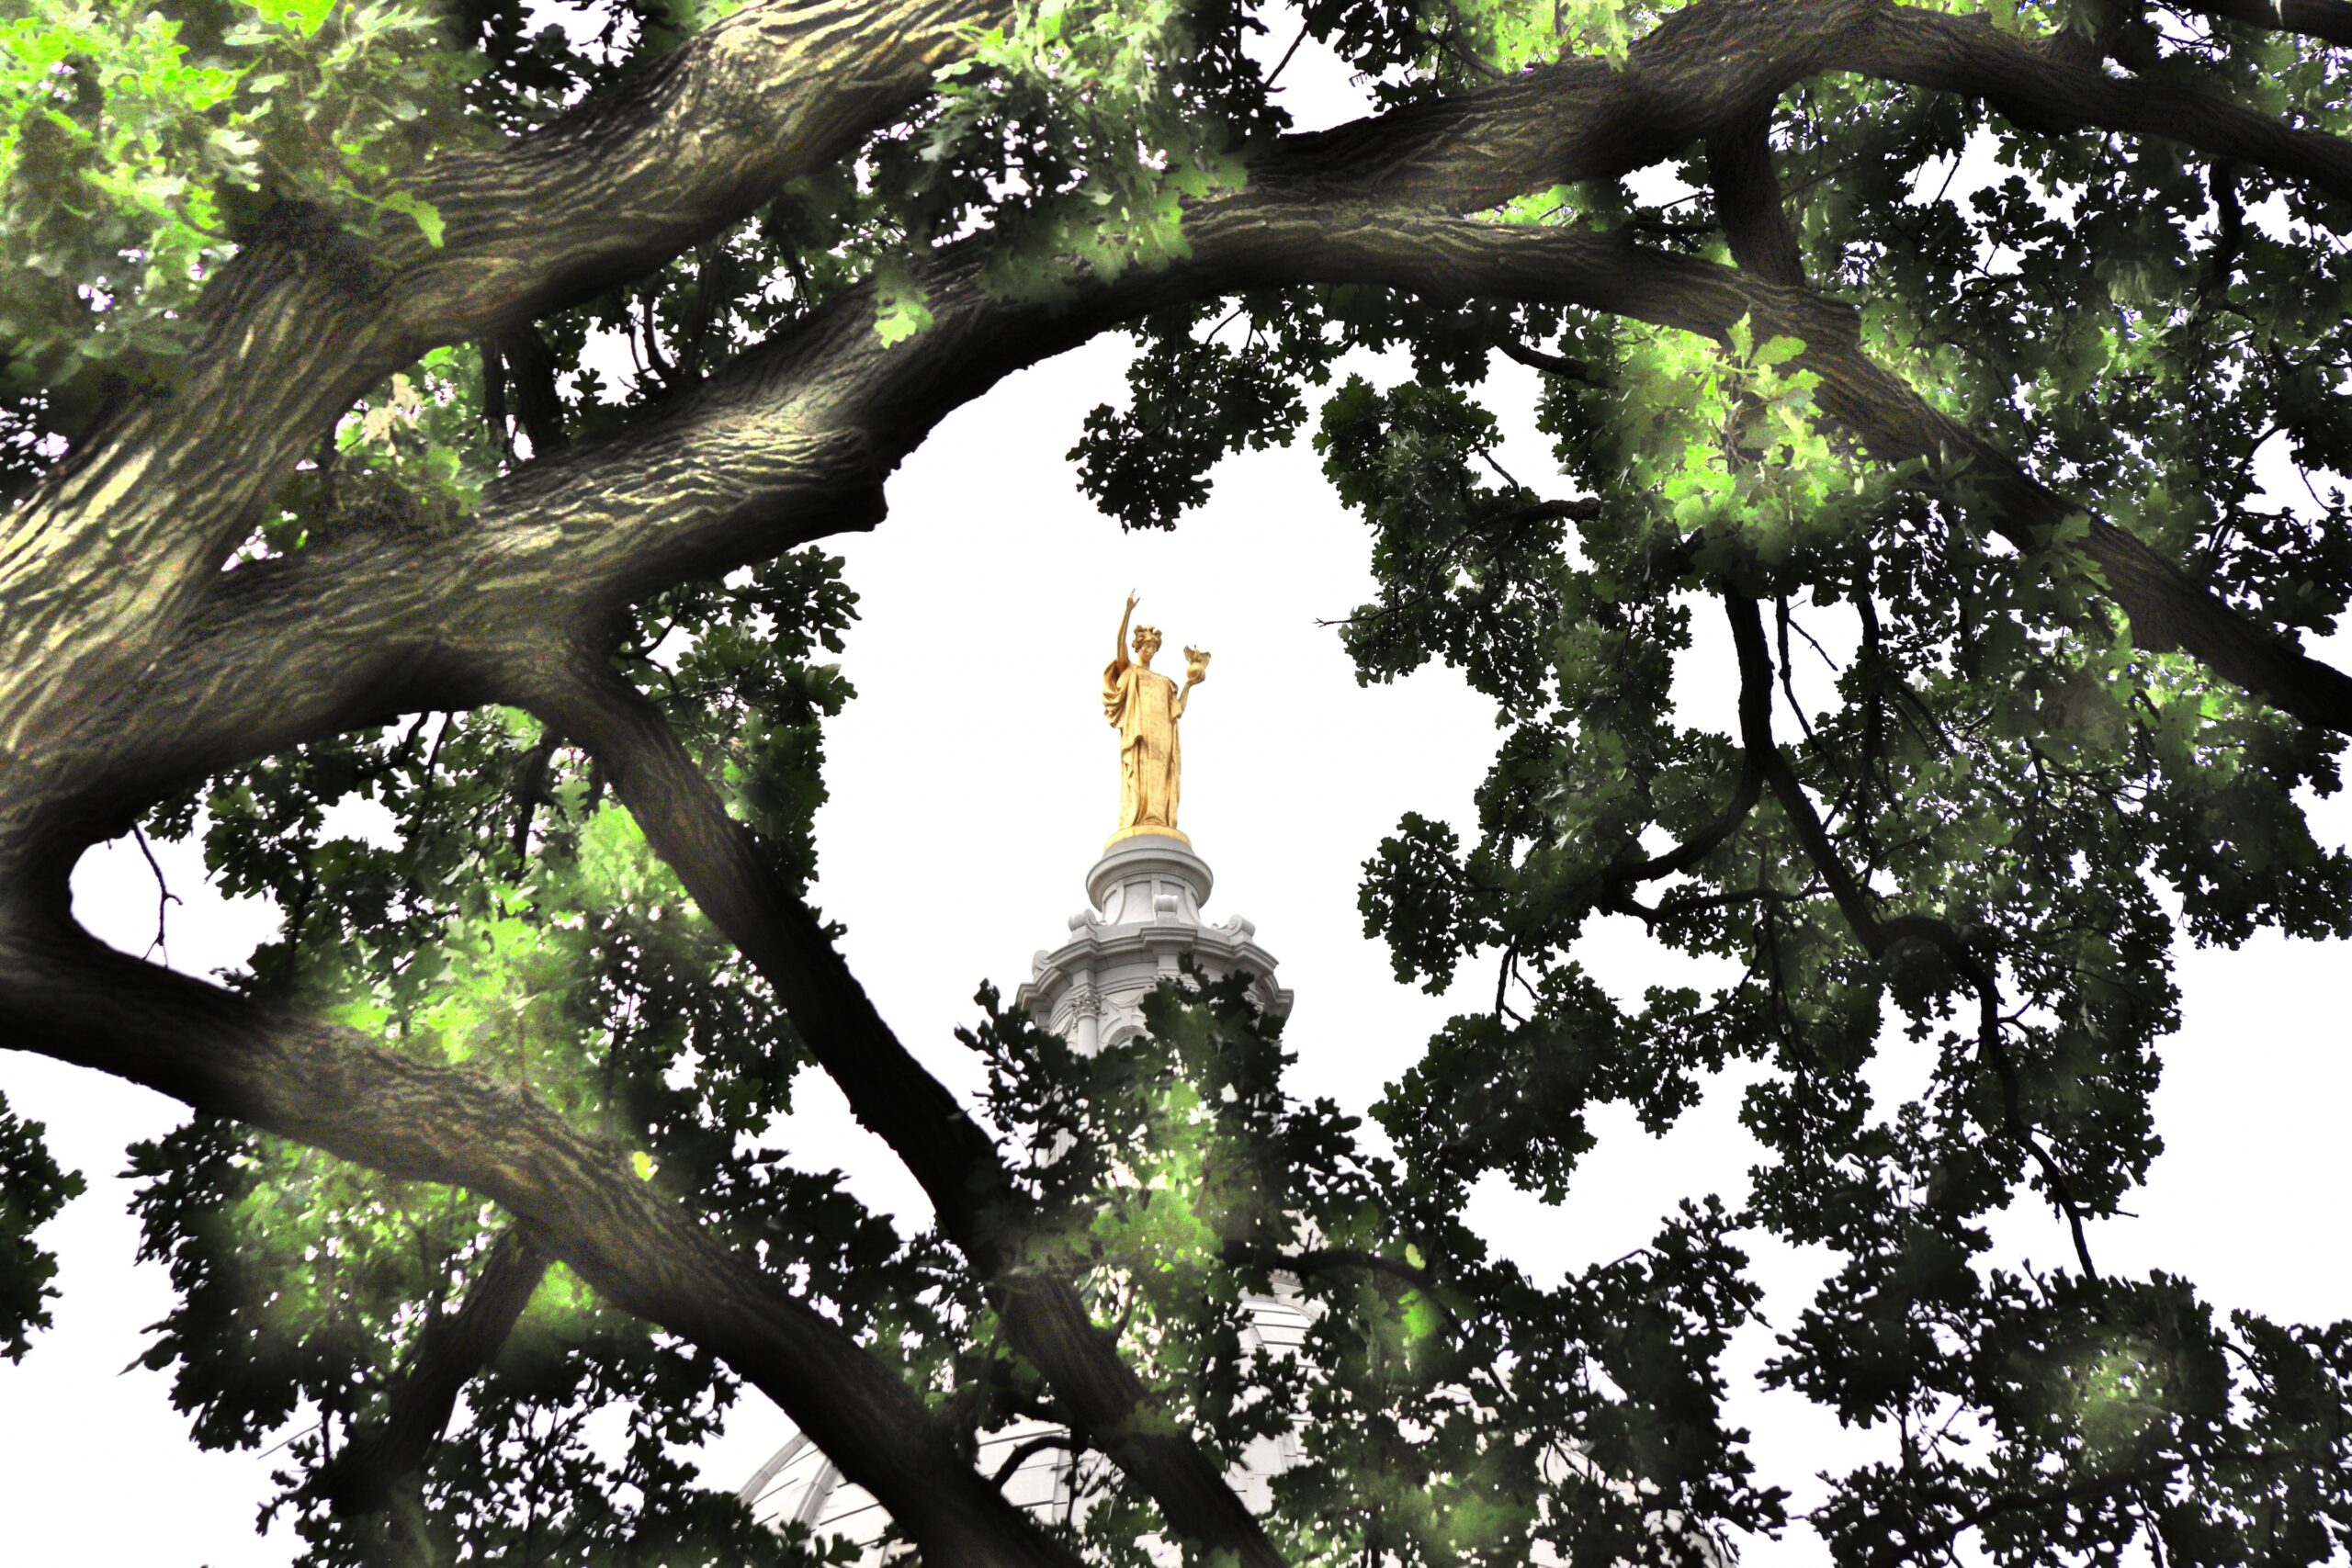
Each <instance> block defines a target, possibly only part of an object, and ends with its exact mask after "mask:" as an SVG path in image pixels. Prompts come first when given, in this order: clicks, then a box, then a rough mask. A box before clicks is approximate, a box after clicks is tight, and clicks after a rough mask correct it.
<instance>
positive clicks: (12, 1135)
mask: <svg viewBox="0 0 2352 1568" xmlns="http://www.w3.org/2000/svg"><path fill="white" fill-rule="evenodd" d="M40 1134H41V1124H40V1122H28V1121H25V1120H24V1119H23V1118H22V1117H20V1116H18V1115H17V1113H16V1112H15V1111H11V1110H9V1109H8V1101H7V1099H6V1096H0V1356H6V1358H7V1359H9V1360H11V1361H20V1360H22V1359H24V1356H25V1352H26V1351H27V1350H28V1349H29V1348H31V1346H32V1341H31V1337H30V1336H31V1331H32V1330H34V1329H37V1328H47V1327H48V1326H49V1325H50V1321H51V1319H50V1314H49V1307H48V1305H47V1304H46V1303H48V1302H50V1301H51V1299H53V1298H54V1297H55V1296H56V1294H57V1287H56V1286H54V1285H52V1284H51V1283H50V1281H51V1280H53V1279H55V1278H56V1277H57V1258H55V1257H54V1256H53V1255H52V1254H51V1253H50V1252H48V1251H47V1250H45V1249H44V1248H42V1247H40V1245H39V1244H38V1243H36V1242H35V1241H34V1240H33V1238H32V1237H33V1232H34V1231H36V1230H38V1229H40V1227H41V1226H42V1225H44V1224H48V1223H49V1222H50V1221H51V1220H53V1219H55V1218H56V1217H57V1212H58V1211H59V1210H60V1209H62V1208H63V1207H65V1205H66V1204H67V1203H68V1202H71V1201H73V1200H74V1199H75V1198H77V1197H79V1196H81V1193H82V1178H81V1176H80V1174H79V1173H78V1172H75V1171H71V1170H62V1169H60V1168H58V1165H57V1162H56V1161H55V1160H54V1159H51V1157H50V1153H49V1149H48V1147H47V1146H46V1145H43V1144H42V1142H41V1136H40Z"/></svg>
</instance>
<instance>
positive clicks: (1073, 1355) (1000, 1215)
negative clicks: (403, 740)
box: [526, 649, 1283, 1568]
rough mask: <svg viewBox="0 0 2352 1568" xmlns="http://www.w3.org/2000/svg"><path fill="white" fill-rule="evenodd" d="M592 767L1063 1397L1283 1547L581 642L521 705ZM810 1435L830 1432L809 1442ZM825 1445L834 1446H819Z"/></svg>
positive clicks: (1269, 1557) (1247, 1530) (1216, 1517)
mask: <svg viewBox="0 0 2352 1568" xmlns="http://www.w3.org/2000/svg"><path fill="white" fill-rule="evenodd" d="M526 705H528V706H531V707H532V708H534V709H535V711H537V712H538V713H539V715H540V716H541V717H543V718H544V719H546V720H547V721H548V723H549V724H550V725H551V726H553V727H555V728H558V729H560V730H561V731H562V732H563V733H565V734H567V735H569V736H570V737H571V739H574V740H576V741H578V742H579V743H580V744H582V746H584V747H586V748H587V750H589V751H590V752H591V753H592V754H594V756H595V757H596V758H597V759H598V761H601V762H602V763H603V764H604V766H605V769H606V771H607V773H609V774H610V776H611V778H612V780H613V786H614V790H615V793H616V795H618V796H619V797H620V800H621V803H622V804H623V805H625V806H627V807H628V809H629V812H630V814H631V815H632V816H634V817H635V818H637V821H638V824H639V827H641V828H642V829H644V831H645V836H646V840H647V841H648V842H649V843H650V844H651V845H652V846H653V849H654V851H655V852H657V853H658V854H660V855H661V857H662V860H663V861H665V862H666V863H668V864H669V865H670V867H671V868H672V869H673V870H674V871H675V872H676V873H677V874H678V876H679V879H680V880H681V881H682V882H684V884H685V886H686V890H687V891H688V892H689V893H691V894H692V895H693V896H694V898H695V903H696V904H697V905H698V906H699V907H700V908H701V909H702V911H703V913H704V914H705V915H706V916H707V917H708V919H710V920H711V922H712V923H713V924H714V925H716V926H718V928H719V929H720V930H721V931H725V932H726V933H727V935H728V936H729V938H730V939H731V940H732V941H733V942H734V943H735V945H736V946H737V947H738V948H740V949H741V951H742V953H743V955H744V956H745V957H747V958H749V959H750V960H751V961H752V964H753V965H754V966H755V967H757V968H758V970H759V971H760V973H761V974H762V975H763V976H765V977H766V978H767V980H768V982H769V984H770V985H771V986H773V987H775V992H776V995H777V997H778V998H779V999H780V1000H781V1001H782V1002H783V1003H784V1006H785V1010H786V1013H787V1014H789V1015H790V1017H791V1019H792V1024H793V1028H794V1030H795V1032H797V1033H798V1034H799V1036H800V1038H801V1040H802V1041H803V1042H804V1043H806V1044H807V1045H808V1047H809V1051H810V1053H811V1054H812V1055H815V1056H816V1058H817V1060H818V1063H819V1064H820V1066H823V1067H824V1069H825V1071H826V1072H827V1073H828V1074H829V1075H830V1076H831V1077H832V1079H833V1081H834V1083H836V1084H837V1085H839V1086H840V1088H841V1090H842V1095H843V1097H844V1098H845V1099H847V1100H848V1101H849V1105H850V1110H851V1111H852V1113H853V1114H854V1115H855V1116H856V1118H857V1120H858V1122H860V1123H861V1124H862V1125H864V1126H865V1127H866V1128H867V1129H868V1130H870V1131H872V1132H873V1133H875V1134H877V1135H879V1136H880V1137H881V1138H882V1139H883V1140H884V1141H885V1142H886V1143H888V1145H890V1148H891V1151H892V1152H893V1153H895V1154H896V1155H898V1156H899V1159H900V1160H901V1161H902V1162H903V1163H904V1164H905V1165H906V1167H907V1168H908V1170H909V1171H910V1172H911V1173H912V1174H913V1176H914V1177H915V1179H917V1180H918V1181H920V1182H921V1183H922V1189H923V1192H924V1194H925V1195H926V1196H927V1197H929V1198H930V1199H931V1201H932V1207H933V1211H934V1212H935V1213H936V1214H937V1216H938V1222H939V1227H940V1229H941V1231H942V1232H943V1233H944V1234H945V1235H947V1236H948V1237H949V1238H950V1239H951V1240H953V1241H954V1242H955V1243H956V1246H957V1247H959V1248H960V1249H961V1250H962V1251H963V1252H964V1254H965V1256H966V1257H967V1258H970V1259H971V1262H972V1266H973V1268H974V1269H975V1270H976V1271H977V1272H978V1275H979V1277H980V1278H981V1280H984V1281H985V1282H986V1283H987V1284H988V1286H989V1293H990V1296H991V1299H992V1300H993V1302H994V1303H995V1305H996V1307H997V1311H998V1314H999V1315H1000V1316H1001V1319H1002V1320H1003V1323H1004V1326H1005V1331H1006V1335H1007V1337H1009V1338H1010V1339H1011V1341H1012V1346H1013V1348H1015V1349H1017V1350H1019V1351H1020V1352H1021V1353H1022V1354H1023V1356H1025V1357H1027V1358H1028V1359H1029V1360H1030V1361H1031V1362H1032V1363H1034V1364H1035V1366H1036V1367H1037V1369H1038V1371H1041V1372H1043V1373H1044V1374H1045V1378H1046V1384H1047V1386H1048V1387H1050V1388H1051V1389H1052V1390H1053V1393H1054V1397H1055V1399H1056V1401H1057V1403H1058V1404H1060V1405H1061V1406H1063V1407H1064V1408H1065V1409H1066V1411H1067V1414H1068V1416H1069V1420H1070V1421H1071V1423H1072V1424H1073V1425H1074V1426H1076V1427H1078V1428H1079V1429H1080V1430H1082V1431H1084V1432H1085V1433H1086V1434H1087V1437H1088V1440H1089V1441H1090V1442H1091V1443H1093V1444H1095V1445H1097V1446H1099V1447H1100V1448H1101V1449H1102V1450H1103V1452H1105V1453H1106V1454H1108V1455H1109V1456H1110V1457H1111V1458H1112V1459H1113V1460H1114V1461H1116V1462H1117V1464H1118V1465H1119V1467H1120V1468H1121V1469H1122V1470H1124V1471H1125V1472H1127V1474H1128V1475H1130V1476H1131V1477H1133V1478H1134V1480H1135V1481H1136V1483H1137V1484H1138V1485H1140V1486H1142V1487H1143V1488H1144V1490H1145V1491H1147V1492H1148V1493H1149V1494H1150V1495H1151V1497H1152V1499H1153V1500H1154V1501H1155V1502H1157V1503H1158V1504H1159V1506H1160V1509H1161V1511H1162V1512H1163V1513H1165V1514H1166V1515H1167V1517H1168V1522H1169V1524H1170V1527H1171V1528H1173V1529H1175V1531H1176V1532H1177V1533H1178V1534H1179V1535H1181V1536H1182V1537H1183V1538H1184V1539H1185V1540H1187V1541H1188V1542H1190V1543H1192V1544H1193V1545H1194V1546H1196V1547H1199V1548H1201V1549H1203V1550H1204V1551H1211V1552H1220V1553H1226V1554H1229V1555H1230V1556H1231V1557H1232V1558H1233V1559H1234V1560H1236V1561H1237V1562H1240V1563H1243V1564H1260V1565H1265V1568H1278V1565H1279V1564H1280V1563H1281V1562H1282V1561H1283V1559H1282V1557H1281V1554H1280V1553H1278V1552H1277V1551H1275V1550H1274V1548H1273V1545H1272V1542H1270V1541H1269V1540H1267V1539H1266V1536H1265V1532H1264V1530H1263V1529H1261V1527H1260V1526H1259V1524H1258V1522H1257V1520H1256V1519H1255V1518H1254V1517H1252V1516H1251V1515H1250V1510H1249V1507H1248V1506H1247V1505H1246V1504H1244V1503H1243V1502H1242V1500H1241V1498H1240V1497H1239V1495H1238V1494H1236V1493H1235V1492H1234V1490H1233V1488H1232V1487H1231V1486H1229V1485H1228V1484H1227V1483H1226V1481H1225V1478H1224V1476H1223V1475H1222V1474H1221V1473H1220V1472H1218V1470H1217V1468H1216V1465H1214V1464H1212V1463H1211V1462H1210V1461H1209V1459H1208V1457H1207V1456H1206V1455H1205V1454H1204V1453H1203V1452H1202V1451H1201V1450H1200V1448H1199V1447H1198V1446H1197V1445H1196V1444H1195V1443H1193V1440H1192V1439H1191V1438H1190V1437H1189V1436H1188V1435H1186V1434H1184V1433H1182V1432H1181V1431H1177V1430H1173V1429H1171V1427H1170V1422H1169V1421H1168V1418H1167V1416H1166V1415H1165V1413H1164V1412H1162V1411H1161V1410H1160V1409H1159V1406H1158V1401H1157V1400H1156V1399H1155V1398H1154V1397H1153V1396H1152V1394H1151V1393H1150V1391H1149V1390H1148V1389H1147V1388H1146V1387H1145V1386H1144V1384H1143V1382H1142V1380H1141V1379H1139V1378H1137V1377H1136V1374H1135V1372H1134V1371H1132V1370H1131V1369H1130V1368H1129V1367H1128V1366H1127V1365H1126V1363H1125V1361H1124V1360H1122V1359H1120V1356H1119V1353H1118V1348H1117V1344H1116V1341H1115V1340H1114V1338H1113V1337H1112V1336H1110V1335H1109V1334H1107V1333H1105V1332H1104V1331H1103V1329H1101V1328H1100V1327H1098V1326H1097V1325H1095V1323H1094V1321H1093V1319H1092V1317H1091V1314H1089V1313H1088V1312H1087V1310H1086V1304H1085V1303H1084V1301H1083V1300H1082V1299H1080V1296H1079V1294H1078V1292H1077V1291H1076V1290H1075V1289H1073V1288H1072V1287H1071V1286H1070V1285H1069V1284H1068V1283H1067V1282H1065V1281H1063V1280H1059V1279H1057V1278H1054V1277H1052V1276H1051V1275H1050V1274H1049V1273H1047V1272H1046V1271H1044V1270H1040V1269H1036V1268H1035V1267H1033V1266H1032V1267H1022V1266H1021V1265H1026V1264H1031V1263H1032V1262H1033V1260H1030V1259H1027V1258H1023V1254H1022V1246H1021V1237H1022V1234H1023V1230H1024V1229H1025V1226H1024V1224H1023V1221H1024V1219H1025V1218H1026V1214H1027V1210H1028V1203H1027V1201H1026V1200H1025V1199H1023V1197H1022V1196H1021V1195H1020V1194H1019V1193H1018V1191H1017V1190H1015V1188H1014V1186H1013V1182H1012V1173H1011V1172H1010V1171H1009V1170H1008V1169H1007V1168H1005V1166H1004V1163H1003V1158H1002V1156H1001V1154H1000V1152H999V1151H998V1148H997V1145H996V1141H995V1140H994V1139H993V1138H991V1137H990V1136H989V1134H988V1133H987V1132H986V1131H985V1130H984V1129H982V1128H981V1127H980V1126H979V1124H978V1123H977V1122H974V1121H973V1120H972V1119H971V1117H969V1116H968V1115H967V1114H966V1113H965V1111H964V1109H963V1107H962V1106H961V1105H960V1104H958V1103H957V1101H956V1098H955V1096H954V1095H953V1094H951V1093H950V1092H949V1091H948V1089H947V1088H946V1086H944V1084H942V1083H940V1081H939V1080H938V1079H937V1078H935V1077H933V1076H932V1075H931V1073H930V1072H929V1071H928V1070H926V1069H925V1068H924V1066H922V1063H920V1062H918V1061H916V1060H915V1059H914V1057H913V1055H911V1054H910V1053H909V1052H908V1050H907V1049H906V1047H905V1046H904V1045H902V1044H901V1043H899V1039H898V1036H897V1035H896V1034H894V1033H893V1032H891V1030H890V1027H889V1025H888V1024H887V1023H885V1022H884V1021H882V1017H881V1014H880V1013H878V1012H876V1010H875V1008H874V1004H873V1001H872V1000H871V998H868V997H867V996H866V994H865V987H862V986H860V985H859V984H858V983H857V978H856V976H854V975H852V974H851V973H850V970H849V966H848V965H847V964H844V963H843V962H842V958H841V955H840V954H839V953H837V952H835V951H834V949H833V945H832V943H831V942H830V941H829V940H828V939H827V938H826V936H825V933H824V931H823V928H822V927H820V925H819V924H818V922H817V919H816V917H815V916H813V915H812V914H810V913H809V909H808V908H807V906H806V905H804V904H802V903H801V901H800V899H799V897H797V894H795V892H794V891H793V889H792V887H791V886H790V885H789V884H788V883H787V882H786V880H785V878H784V877H783V875H782V874H780V873H778V872H777V871H776V869H775V866H774V865H773V864H772V863H770V862H769V860H768V859H767V857H766V856H765V855H764V854H763V852H762V851H761V849H760V846H759V843H758V840H757V839H756V837H755V836H754V835H753V834H752V831H751V830H750V829H748V828H746V827H744V826H743V825H742V824H741V823H740V822H737V821H736V820H735V819H734V818H731V817H729V815H728V814H727V807H726V804H725V802H724V801H722V800H721V799H720V798H719V795H718V791H717V790H715V789H714V788H713V787H712V786H711V784H710V782H709V781H708V780H707V779H706V778H705V777H704V776H703V774H702V772H701V770H700V769H698V768H696V767H695V762H694V759H693V758H692V757H690V756H688V755H687V754H686V750H685V749H684V746H682V745H681V744H680V743H679V741H678V739H677V737H676V736H675V735H674V734H673V733H672V731H671V729H670V728H669V726H668V725H667V724H666V723H665V722H664V721H663V719H662V716H661V714H660V713H659V712H658V711H657V710H656V709H655V708H654V707H653V705H651V704H650V703H649V702H647V701H646V700H645V698H644V697H643V696H642V695H640V694H639V693H638V692H637V691H636V690H634V689H633V688H631V687H630V686H629V685H628V683H627V682H625V681H623V680H621V678H620V677H619V676H618V675H617V674H616V673H615V672H614V671H612V669H611V667H610V666H609V665H608V664H607V663H605V660H604V659H603V658H602V656H601V655H600V654H599V653H597V652H596V651H594V650H593V649H583V650H582V652H581V653H580V654H579V655H578V657H577V658H576V660H575V661H574V662H573V664H572V665H571V668H569V669H567V670H565V671H562V673H561V676H560V678H559V679H557V680H555V681H553V682H549V683H548V685H547V686H546V688H545V690H544V691H543V692H540V693H538V694H535V695H534V696H533V698H532V699H531V700H530V701H529V702H528V703H527V704H526ZM819 1441H820V1446H821V1445H822V1444H823V1439H822V1438H820V1439H819ZM827 1451H828V1452H830V1451H831V1450H830V1449H828V1450H827Z"/></svg>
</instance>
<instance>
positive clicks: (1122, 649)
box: [1111, 589, 1141, 670]
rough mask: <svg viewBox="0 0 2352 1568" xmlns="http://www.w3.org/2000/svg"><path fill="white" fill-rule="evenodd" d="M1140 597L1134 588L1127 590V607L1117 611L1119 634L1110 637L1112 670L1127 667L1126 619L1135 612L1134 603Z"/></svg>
mask: <svg viewBox="0 0 2352 1568" xmlns="http://www.w3.org/2000/svg"><path fill="white" fill-rule="evenodd" d="M1140 599H1141V595H1139V594H1137V593H1136V592H1135V590H1133V589H1129V590H1128V591H1127V607H1126V608H1125V609H1124V610H1122V611H1120V612H1119V635H1118V636H1116V637H1113V638H1112V639H1111V668H1112V669H1114V670H1125V668H1126V667H1127V621H1128V618H1129V617H1130V616H1132V615H1134V614H1135V613H1136V604H1137V603H1138V602H1139V600H1140Z"/></svg>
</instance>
